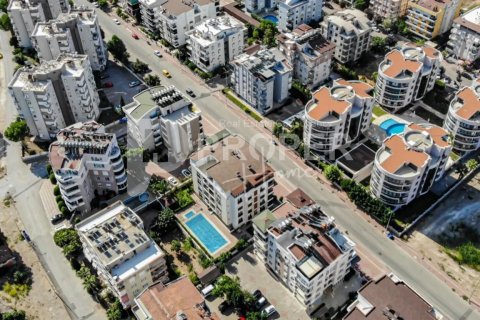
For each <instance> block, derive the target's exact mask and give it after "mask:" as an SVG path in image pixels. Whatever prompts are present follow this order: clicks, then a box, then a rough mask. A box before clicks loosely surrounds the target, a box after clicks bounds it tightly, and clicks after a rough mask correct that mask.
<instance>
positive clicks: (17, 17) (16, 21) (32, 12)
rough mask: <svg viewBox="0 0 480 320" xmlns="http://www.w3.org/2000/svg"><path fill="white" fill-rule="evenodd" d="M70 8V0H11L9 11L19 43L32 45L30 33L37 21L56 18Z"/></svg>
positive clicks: (23, 45)
mask: <svg viewBox="0 0 480 320" xmlns="http://www.w3.org/2000/svg"><path fill="white" fill-rule="evenodd" d="M69 10H70V4H69V2H68V0H11V1H10V3H9V5H8V8H7V12H8V16H9V18H10V21H11V23H12V28H13V33H14V34H15V37H16V38H17V39H18V45H19V46H20V47H23V48H30V47H32V42H31V39H30V35H31V34H32V32H33V29H34V28H35V25H36V24H37V22H46V21H49V20H51V19H55V18H56V17H58V16H59V15H60V14H61V13H67V12H68V11H69Z"/></svg>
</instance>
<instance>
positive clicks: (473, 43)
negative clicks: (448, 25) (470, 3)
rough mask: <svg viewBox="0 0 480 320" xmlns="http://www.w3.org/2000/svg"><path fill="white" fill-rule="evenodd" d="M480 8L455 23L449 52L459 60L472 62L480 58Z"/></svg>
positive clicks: (448, 44)
mask: <svg viewBox="0 0 480 320" xmlns="http://www.w3.org/2000/svg"><path fill="white" fill-rule="evenodd" d="M479 47H480V8H475V9H472V10H470V11H468V12H467V13H465V14H464V15H462V16H461V17H458V18H456V19H455V20H454V21H453V26H452V29H451V30H450V39H449V40H448V43H447V51H448V52H450V53H451V54H453V56H454V57H455V58H457V59H461V60H465V61H468V62H472V61H475V60H477V59H478V58H479V57H480V50H479Z"/></svg>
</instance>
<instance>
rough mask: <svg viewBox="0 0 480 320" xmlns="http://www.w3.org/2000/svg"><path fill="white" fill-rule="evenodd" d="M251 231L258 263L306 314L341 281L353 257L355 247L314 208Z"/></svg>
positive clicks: (312, 206)
mask: <svg viewBox="0 0 480 320" xmlns="http://www.w3.org/2000/svg"><path fill="white" fill-rule="evenodd" d="M262 214H264V213H262ZM267 214H268V212H267ZM253 229H254V246H255V253H256V254H257V256H259V257H260V261H262V262H264V263H265V265H266V267H267V268H268V269H269V270H270V271H271V272H273V273H274V274H275V275H276V276H277V277H278V279H279V280H280V282H281V283H282V284H283V285H284V286H285V287H287V288H288V289H289V290H290V291H291V292H292V293H293V294H294V296H295V298H297V300H298V301H299V302H300V303H301V304H302V305H303V306H304V307H305V308H306V311H307V313H311V312H312V311H314V310H315V309H317V308H318V306H319V305H320V304H321V303H322V296H323V294H324V292H325V291H326V290H328V289H331V288H333V287H334V286H335V285H337V284H339V283H341V282H342V281H343V279H344V277H345V275H346V274H347V273H348V271H349V269H350V266H351V263H350V262H351V260H352V258H353V257H354V255H355V250H354V247H355V243H354V242H353V241H351V240H350V239H349V238H348V237H347V236H346V235H345V234H343V233H342V232H340V231H339V230H338V229H337V228H336V227H335V225H334V223H333V218H331V217H328V216H327V215H326V214H325V213H323V212H322V210H321V208H320V206H319V205H316V204H314V205H311V206H306V207H303V208H301V209H299V210H298V211H297V212H295V213H293V212H292V213H289V214H288V215H287V217H285V218H281V219H276V220H274V221H271V222H270V223H269V225H268V227H265V225H264V224H262V225H260V226H257V225H256V224H254V228H253Z"/></svg>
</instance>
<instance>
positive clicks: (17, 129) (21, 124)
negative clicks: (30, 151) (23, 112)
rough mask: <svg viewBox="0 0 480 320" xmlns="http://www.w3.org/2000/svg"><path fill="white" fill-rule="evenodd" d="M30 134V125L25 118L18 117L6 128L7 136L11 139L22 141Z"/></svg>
mask: <svg viewBox="0 0 480 320" xmlns="http://www.w3.org/2000/svg"><path fill="white" fill-rule="evenodd" d="M27 134H28V126H27V122H25V120H22V119H20V118H17V120H15V121H14V122H12V123H10V125H9V126H8V127H7V129H5V137H6V138H7V139H9V140H11V141H15V142H16V141H20V140H22V139H23V138H24V137H26V136H27Z"/></svg>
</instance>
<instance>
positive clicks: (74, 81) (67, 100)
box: [8, 54, 100, 140]
mask: <svg viewBox="0 0 480 320" xmlns="http://www.w3.org/2000/svg"><path fill="white" fill-rule="evenodd" d="M8 90H9V92H10V95H11V97H12V100H13V103H14V104H15V106H16V108H17V111H18V114H19V115H20V117H22V118H24V119H25V121H26V122H27V125H28V128H29V129H30V133H31V134H32V135H34V136H38V137H39V138H41V139H44V140H51V139H54V138H55V136H56V134H57V132H58V131H59V130H60V129H63V128H65V127H66V126H68V125H71V124H74V123H76V122H85V121H89V120H96V119H97V118H98V116H99V115H100V111H99V109H98V106H99V104H100V98H99V97H98V93H97V87H96V85H95V80H94V78H93V71H92V68H91V67H90V62H89V60H88V57H87V56H86V55H75V54H61V55H60V56H59V57H58V58H57V60H52V61H44V62H42V63H41V64H40V65H39V66H35V67H31V68H22V69H19V70H18V71H17V72H16V73H15V74H14V76H13V78H12V80H11V81H10V83H9V84H8Z"/></svg>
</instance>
